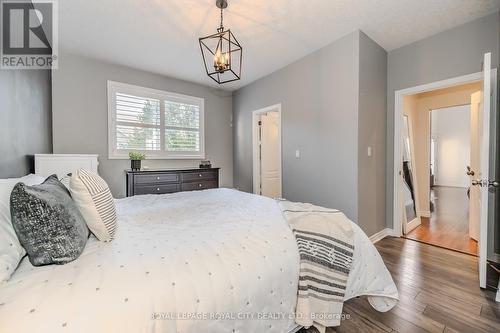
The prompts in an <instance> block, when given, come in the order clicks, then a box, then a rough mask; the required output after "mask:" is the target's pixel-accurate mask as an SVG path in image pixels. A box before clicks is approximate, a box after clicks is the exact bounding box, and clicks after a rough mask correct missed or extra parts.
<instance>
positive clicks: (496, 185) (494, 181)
mask: <svg viewBox="0 0 500 333" xmlns="http://www.w3.org/2000/svg"><path fill="white" fill-rule="evenodd" d="M488 186H489V187H498V182H497V181H496V180H490V181H489V182H488Z"/></svg>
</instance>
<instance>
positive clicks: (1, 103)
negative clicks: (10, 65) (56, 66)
mask: <svg viewBox="0 0 500 333" xmlns="http://www.w3.org/2000/svg"><path fill="white" fill-rule="evenodd" d="M50 81H51V75H50V71H48V70H2V71H1V73H0V156H2V159H1V162H0V178H7V177H19V176H24V175H26V174H28V173H29V172H32V171H33V170H32V167H33V164H32V158H30V157H29V156H30V155H33V154H37V153H51V152H52V130H51V123H52V115H51V92H50V91H51V83H50Z"/></svg>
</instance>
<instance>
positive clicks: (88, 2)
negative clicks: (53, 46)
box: [59, 0, 500, 90]
mask: <svg viewBox="0 0 500 333" xmlns="http://www.w3.org/2000/svg"><path fill="white" fill-rule="evenodd" d="M228 2H229V7H228V9H227V10H226V11H225V15H224V25H225V26H226V27H229V28H231V31H233V33H234V34H235V36H236V38H237V39H238V40H239V42H240V43H241V44H242V46H243V52H244V53H243V69H242V76H243V78H242V80H240V81H237V82H233V83H230V84H226V85H223V86H221V87H220V88H222V89H227V90H235V89H238V88H240V87H242V86H244V85H246V84H248V83H250V82H252V81H255V80H257V79H259V78H261V77H263V76H265V75H267V74H269V73H271V72H273V71H275V70H277V69H279V68H282V67H284V66H286V65H287V64H289V63H291V62H293V61H295V60H297V59H300V58H301V57H303V56H304V55H306V54H308V53H311V52H313V51H314V50H317V49H319V48H321V47H323V46H325V45H327V44H329V43H331V42H333V41H335V40H336V39H338V38H340V37H342V36H344V35H346V34H348V33H350V32H352V31H354V30H356V29H361V30H362V31H364V32H365V33H366V34H367V35H368V36H370V37H371V38H372V39H374V40H375V41H376V42H377V43H378V44H380V45H381V46H382V47H384V48H385V49H386V50H388V51H390V50H393V49H395V48H398V47H401V46H403V45H406V44H409V43H411V42H414V41H417V40H419V39H422V38H425V37H428V36H431V35H433V34H436V33H438V32H440V31H444V30H447V29H450V28H452V27H454V26H458V25H460V24H462V23H465V22H467V21H471V20H474V19H475V18H478V17H481V16H484V15H486V14H488V13H491V12H494V11H496V10H498V9H499V8H500V0H308V1H307V0H228ZM59 4H60V8H59V17H60V21H59V22H60V23H59V24H60V29H59V31H60V46H61V49H62V50H63V51H64V52H69V53H75V54H81V55H84V56H89V57H93V58H97V59H101V60H105V61H110V62H114V63H118V64H121V65H125V66H129V67H133V68H137V69H141V70H146V71H150V72H154V73H159V74H163V75H167V76H171V77H175V78H180V79H184V80H188V81H193V82H197V83H201V84H205V85H211V86H214V87H215V86H218V85H217V84H216V83H215V82H213V81H212V80H211V79H210V78H209V77H208V76H207V75H206V74H205V69H204V67H203V63H202V60H201V55H200V48H199V45H198V38H199V37H202V36H205V35H208V34H212V33H214V32H215V29H216V28H217V27H218V24H219V11H218V9H217V8H216V7H215V0H64V1H59Z"/></svg>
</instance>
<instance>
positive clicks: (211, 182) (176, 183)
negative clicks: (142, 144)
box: [125, 168, 220, 197]
mask: <svg viewBox="0 0 500 333" xmlns="http://www.w3.org/2000/svg"><path fill="white" fill-rule="evenodd" d="M219 169H220V168H210V169H175V170H174V169H161V170H155V169H148V170H140V171H132V170H125V173H126V177H127V197H131V196H133V195H140V194H165V193H174V192H182V191H194V190H205V189H209V188H218V187H219Z"/></svg>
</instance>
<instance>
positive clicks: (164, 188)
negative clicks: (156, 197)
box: [134, 184, 181, 194]
mask: <svg viewBox="0 0 500 333" xmlns="http://www.w3.org/2000/svg"><path fill="white" fill-rule="evenodd" d="M180 190H181V186H180V185H179V184H162V185H136V186H135V187H134V194H165V193H174V192H179V191H180Z"/></svg>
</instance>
